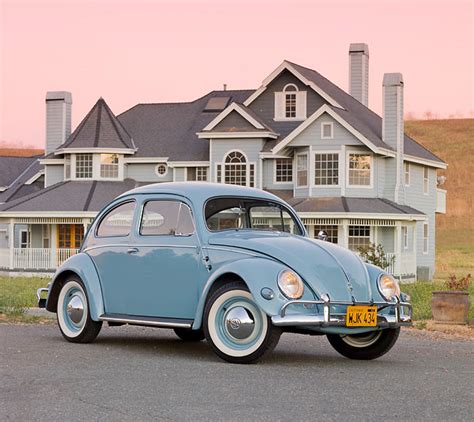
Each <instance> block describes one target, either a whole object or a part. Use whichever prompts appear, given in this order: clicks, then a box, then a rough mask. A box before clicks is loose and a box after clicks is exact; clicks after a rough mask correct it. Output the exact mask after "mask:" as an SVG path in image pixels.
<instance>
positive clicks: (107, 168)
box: [100, 154, 119, 179]
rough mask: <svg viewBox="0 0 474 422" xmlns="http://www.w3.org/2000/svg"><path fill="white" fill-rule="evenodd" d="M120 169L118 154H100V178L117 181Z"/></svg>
mask: <svg viewBox="0 0 474 422" xmlns="http://www.w3.org/2000/svg"><path fill="white" fill-rule="evenodd" d="M118 168H119V158H118V155H117V154H100V177H104V178H108V179H116V178H117V177H118Z"/></svg>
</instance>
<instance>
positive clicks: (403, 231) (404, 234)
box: [402, 226, 408, 251]
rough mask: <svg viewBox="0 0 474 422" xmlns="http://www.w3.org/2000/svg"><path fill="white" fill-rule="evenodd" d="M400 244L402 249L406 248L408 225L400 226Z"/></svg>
mask: <svg viewBox="0 0 474 422" xmlns="http://www.w3.org/2000/svg"><path fill="white" fill-rule="evenodd" d="M402 245H403V250H405V251H406V250H408V226H402Z"/></svg>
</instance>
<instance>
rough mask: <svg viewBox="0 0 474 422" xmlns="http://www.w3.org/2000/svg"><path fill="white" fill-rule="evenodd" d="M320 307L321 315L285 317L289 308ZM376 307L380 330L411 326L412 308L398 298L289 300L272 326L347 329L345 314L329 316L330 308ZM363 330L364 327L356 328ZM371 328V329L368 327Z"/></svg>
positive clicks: (339, 313) (273, 318) (274, 318)
mask: <svg viewBox="0 0 474 422" xmlns="http://www.w3.org/2000/svg"><path fill="white" fill-rule="evenodd" d="M298 305H302V306H303V305H322V306H323V313H322V314H313V315H311V314H291V315H287V309H288V307H290V306H298ZM333 305H342V306H377V325H376V327H381V328H395V327H401V326H407V325H411V323H412V320H411V315H412V306H411V305H410V303H408V302H401V301H400V300H399V299H398V298H397V299H396V301H394V302H345V301H331V300H329V299H328V300H290V301H288V302H286V303H285V304H284V305H283V306H282V307H281V309H280V315H275V316H272V322H273V324H274V325H277V326H281V327H285V326H286V327H289V326H291V327H297V326H315V327H347V326H346V314H345V313H341V312H337V313H333V314H331V306H333ZM387 308H390V309H393V310H394V314H393V315H391V314H390V315H389V314H380V311H382V310H384V309H387ZM358 328H365V327H358ZM369 328H373V327H369Z"/></svg>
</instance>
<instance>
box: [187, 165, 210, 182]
mask: <svg viewBox="0 0 474 422" xmlns="http://www.w3.org/2000/svg"><path fill="white" fill-rule="evenodd" d="M186 172H187V180H191V181H201V182H206V181H207V167H188V168H187V170H186Z"/></svg>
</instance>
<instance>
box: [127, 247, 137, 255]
mask: <svg viewBox="0 0 474 422" xmlns="http://www.w3.org/2000/svg"><path fill="white" fill-rule="evenodd" d="M137 252H138V248H128V249H127V253H128V254H132V253H137Z"/></svg>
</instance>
